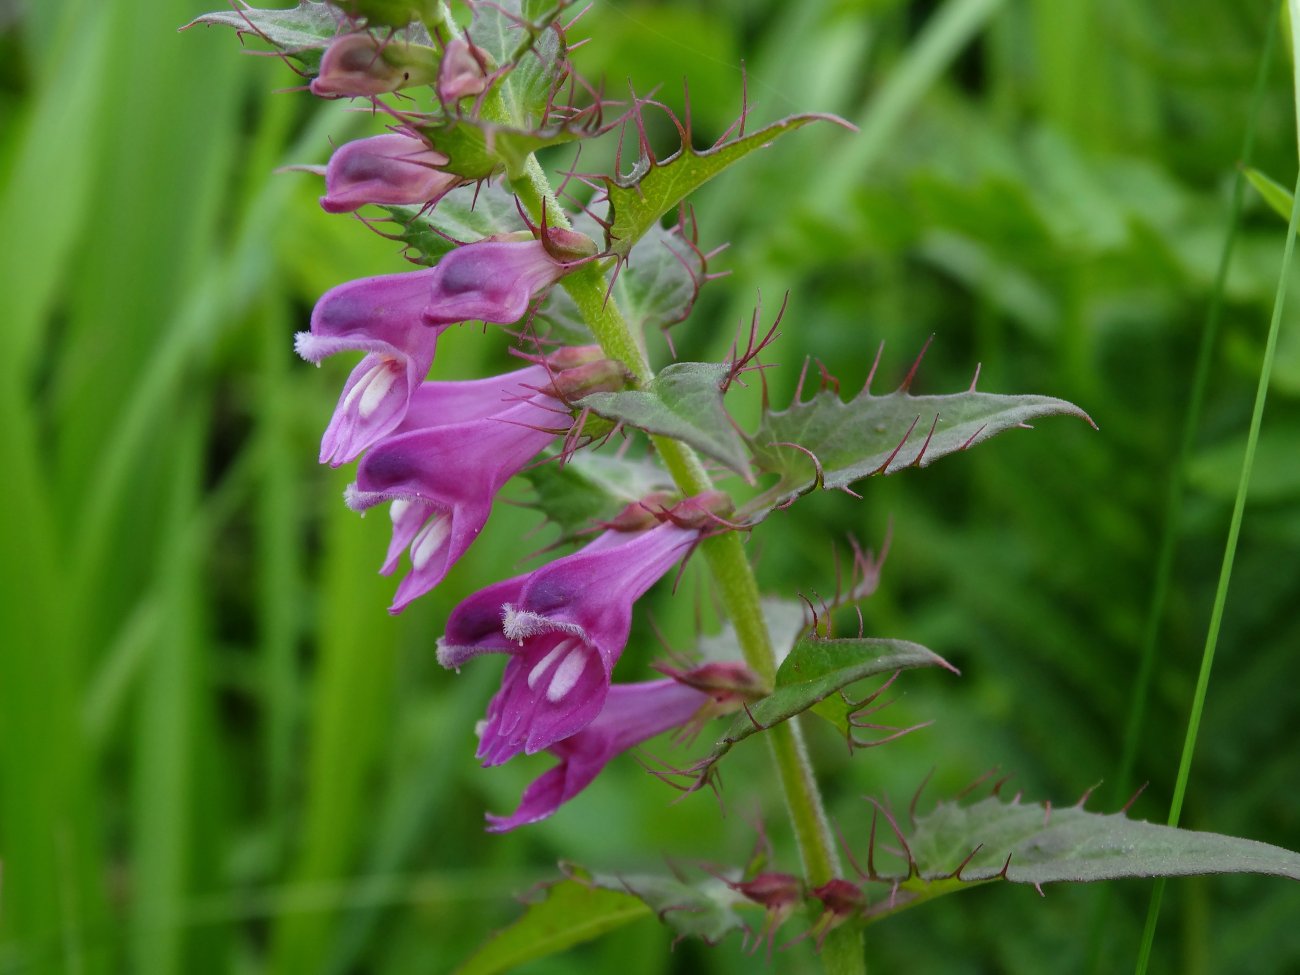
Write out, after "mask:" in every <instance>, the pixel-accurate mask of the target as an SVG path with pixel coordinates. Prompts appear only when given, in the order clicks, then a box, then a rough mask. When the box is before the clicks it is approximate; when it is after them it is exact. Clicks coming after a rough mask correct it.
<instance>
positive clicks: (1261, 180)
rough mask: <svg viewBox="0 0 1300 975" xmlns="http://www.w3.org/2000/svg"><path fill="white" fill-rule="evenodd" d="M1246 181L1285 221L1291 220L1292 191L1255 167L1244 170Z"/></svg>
mask: <svg viewBox="0 0 1300 975" xmlns="http://www.w3.org/2000/svg"><path fill="white" fill-rule="evenodd" d="M1244 172H1245V174H1246V179H1248V180H1249V181H1250V185H1251V186H1253V187H1255V189H1256V191H1258V193H1259V195H1260V196H1261V197H1263V198H1264V202H1265V203H1267V204H1268V205H1269V206H1270V207H1271V208H1272V209H1273V211H1274V212H1275V213H1276V214H1277V215H1278V216H1280V217H1281V218H1282V219H1283V220H1290V219H1291V203H1292V200H1291V191H1290V190H1289V189H1287V188H1286V187H1285V186H1283V185H1282V184H1281V183H1279V182H1277V181H1275V180H1273V179H1271V178H1269V177H1268V176H1265V175H1264V174H1263V173H1261V172H1260V171H1259V170H1258V169H1255V168H1254V167H1253V166H1247V167H1246V168H1245V170H1244Z"/></svg>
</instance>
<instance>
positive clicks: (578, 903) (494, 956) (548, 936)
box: [455, 880, 650, 975]
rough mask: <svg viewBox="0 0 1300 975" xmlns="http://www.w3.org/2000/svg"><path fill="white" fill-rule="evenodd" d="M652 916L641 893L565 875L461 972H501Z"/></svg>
mask: <svg viewBox="0 0 1300 975" xmlns="http://www.w3.org/2000/svg"><path fill="white" fill-rule="evenodd" d="M649 916H650V909H649V908H648V907H647V906H646V905H645V903H644V902H643V901H642V900H641V899H640V898H638V897H635V896H633V895H632V894H629V893H625V892H621V891H619V890H617V889H612V888H608V887H599V886H594V885H592V884H589V883H583V882H580V881H578V880H561V881H558V882H556V883H554V884H550V885H548V886H547V887H546V888H545V894H544V897H543V899H542V900H540V901H537V902H536V903H534V904H530V905H529V907H528V909H527V910H526V911H524V914H523V916H522V917H521V918H519V920H517V921H515V922H514V924H511V925H510V926H509V927H507V928H503V929H502V930H500V931H498V932H497V933H496V934H494V935H493V936H492V938H491V940H489V941H488V942H487V943H486V944H484V945H483V947H481V948H479V950H478V951H476V952H475V953H474V954H473V955H471V956H470V957H469V958H468V959H467V960H466V961H465V962H464V963H463V964H462V965H461V966H460V967H459V968H457V969H456V970H455V973H456V975H496V973H497V972H509V971H513V970H514V969H515V967H516V966H518V965H522V964H524V963H525V962H529V961H533V960H535V959H538V958H545V957H546V956H548V955H553V954H555V953H556V952H560V951H565V950H566V949H568V948H572V947H573V946H574V945H577V944H581V943H583V942H584V941H591V940H592V939H594V938H598V937H600V936H601V935H603V934H606V933H608V932H610V931H613V930H614V929H616V928H621V927H622V926H623V925H625V924H629V923H631V922H632V921H637V920H640V919H641V918H643V917H649Z"/></svg>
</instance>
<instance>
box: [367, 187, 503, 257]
mask: <svg viewBox="0 0 1300 975" xmlns="http://www.w3.org/2000/svg"><path fill="white" fill-rule="evenodd" d="M382 209H384V210H387V211H388V214H389V220H388V221H386V222H388V223H391V224H393V225H394V227H395V228H396V229H395V232H394V233H393V236H394V237H395V238H396V239H397V240H400V241H402V243H404V244H405V245H406V247H407V250H408V254H407V256H408V257H411V258H412V259H414V260H415V261H416V263H418V264H425V265H429V266H432V265H434V264H436V263H437V262H438V259H439V258H441V257H442V256H443V255H444V254H446V253H448V252H449V251H451V250H454V249H455V247H456V241H461V242H465V243H468V242H470V241H475V240H479V239H480V238H483V237H490V236H492V235H493V234H507V233H512V232H514V231H518V230H527V229H528V227H527V225H526V224H525V223H524V222H523V220H522V219H521V218H520V216H519V210H518V208H517V207H516V206H515V198H514V196H513V195H512V194H511V193H509V192H508V191H507V190H505V189H503V188H502V187H501V186H499V185H496V184H491V183H483V184H476V185H472V186H459V187H457V188H456V189H454V190H452V191H451V192H450V193H448V194H447V195H446V196H444V197H443V198H442V199H440V200H439V201H438V202H437V204H435V205H434V206H432V207H420V206H399V205H385V206H383V207H382Z"/></svg>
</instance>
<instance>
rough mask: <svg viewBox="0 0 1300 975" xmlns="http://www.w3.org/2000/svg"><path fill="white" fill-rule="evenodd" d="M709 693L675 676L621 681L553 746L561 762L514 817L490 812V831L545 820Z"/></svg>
mask: <svg viewBox="0 0 1300 975" xmlns="http://www.w3.org/2000/svg"><path fill="white" fill-rule="evenodd" d="M708 702H709V696H708V695H707V694H705V693H703V692H702V691H697V690H695V689H694V688H692V687H687V686H686V685H685V684H679V683H678V682H677V681H675V680H656V681H649V682H648V683H644V684H615V685H614V686H613V687H611V688H610V689H609V696H608V697H606V698H605V706H604V708H602V709H601V712H600V714H598V715H597V716H596V718H595V719H594V720H593V721H592V722H591V723H590V724H589V725H587V726H586V727H585V728H583V729H582V730H581V731H579V732H578V733H577V734H575V735H571V736H569V737H568V738H564V739H562V740H561V741H557V742H555V743H554V744H553V745H550V746H549V747H548V748H547V751H549V752H550V753H551V754H552V755H554V756H555V757H556V758H558V759H559V760H560V763H559V764H558V765H556V766H555V767H554V768H552V769H550V770H549V771H547V772H544V773H543V774H542V775H541V777H540V778H538V779H537V780H536V781H535V782H533V784H532V785H530V786H529V787H528V788H527V789H525V790H524V795H523V799H522V800H521V801H520V803H519V808H518V809H516V810H515V812H514V813H513V814H512V815H510V816H494V815H492V814H491V813H489V814H488V817H487V821H488V827H487V828H488V832H490V833H504V832H505V831H506V830H511V829H515V828H516V827H518V826H525V825H527V824H528V823H535V822H537V821H538V820H541V819H545V818H546V817H547V816H550V815H551V814H552V813H554V812H555V810H557V809H558V808H559V807H560V806H562V805H563V804H564V803H566V802H568V801H569V800H570V799H572V798H573V797H574V796H576V795H577V794H578V793H579V792H581V791H582V790H583V789H585V788H586V787H587V786H589V785H590V784H591V783H592V781H593V780H594V779H595V778H596V776H597V775H599V774H600V772H601V770H602V769H604V767H605V766H606V765H608V764H609V762H610V760H611V759H613V758H614V756H616V755H619V754H621V753H623V752H625V751H627V750H628V749H629V748H632V747H634V746H636V745H639V744H641V743H642V742H643V741H647V740H649V739H651V738H653V737H655V735H658V734H662V733H663V732H665V731H669V730H670V729H672V728H677V727H680V726H681V725H684V724H686V723H688V722H689V721H690V720H691V719H692V718H693V717H694V716H695V714H696V713H697V712H698V711H699V710H700V708H701V707H703V706H704V705H706V704H707V703H708Z"/></svg>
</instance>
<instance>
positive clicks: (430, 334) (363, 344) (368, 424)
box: [294, 269, 443, 467]
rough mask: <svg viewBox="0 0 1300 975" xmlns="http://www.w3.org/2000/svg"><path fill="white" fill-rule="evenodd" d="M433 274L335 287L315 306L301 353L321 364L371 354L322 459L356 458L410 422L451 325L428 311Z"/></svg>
mask: <svg viewBox="0 0 1300 975" xmlns="http://www.w3.org/2000/svg"><path fill="white" fill-rule="evenodd" d="M431 277H432V270H431V269H425V270H420V271H405V272H402V273H399V274H385V275H380V276H377V277H370V278H360V279H358V280H355V281H348V282H345V283H344V284H341V285H338V286H337V287H334V288H331V289H330V290H329V291H327V292H325V294H324V295H322V296H321V298H320V300H319V301H317V302H316V306H315V307H314V308H313V309H312V314H311V325H310V331H308V332H299V333H298V334H297V335H296V336H295V337H294V348H295V349H296V350H297V352H298V354H299V355H300V356H302V357H303V358H304V359H306V360H307V361H308V362H314V363H316V364H319V363H320V361H321V360H322V359H324V358H326V357H327V356H331V355H334V354H336V353H339V352H350V351H356V352H364V353H366V355H365V356H364V357H363V358H362V360H361V362H360V363H359V364H358V365H357V366H356V367H355V368H354V369H353V371H352V374H351V376H349V377H348V381H347V383H346V384H345V385H344V387H343V392H342V394H341V395H340V396H339V401H338V405H337V406H336V407H335V409H334V414H333V416H332V417H331V418H330V423H329V426H328V427H327V428H326V430H325V435H324V436H323V437H322V438H321V450H320V461H321V463H323V464H325V463H328V464H330V465H331V466H334V467H338V466H339V465H341V464H345V463H347V462H349V461H351V460H354V459H355V458H357V457H358V456H360V454H361V453H362V452H363V451H365V450H366V449H367V448H368V447H370V446H371V445H372V444H374V443H375V442H376V441H378V440H380V439H381V438H383V437H384V436H385V435H387V434H389V433H391V432H392V431H393V430H395V429H396V428H397V426H398V424H400V423H401V422H402V419H403V417H404V416H405V415H406V410H407V408H408V406H409V404H410V401H411V396H412V395H413V392H414V390H415V389H416V387H417V386H418V384H419V383H420V381H421V380H422V379H423V378H424V377H425V375H426V374H427V373H428V371H429V366H430V365H431V364H432V363H433V357H434V353H435V352H436V350H437V343H438V336H439V335H440V334H441V333H442V331H443V327H442V326H439V327H436V328H429V327H427V325H426V324H425V322H424V321H423V319H422V317H421V314H422V311H423V308H424V305H425V303H426V302H427V300H428V289H429V284H430V280H431Z"/></svg>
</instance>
